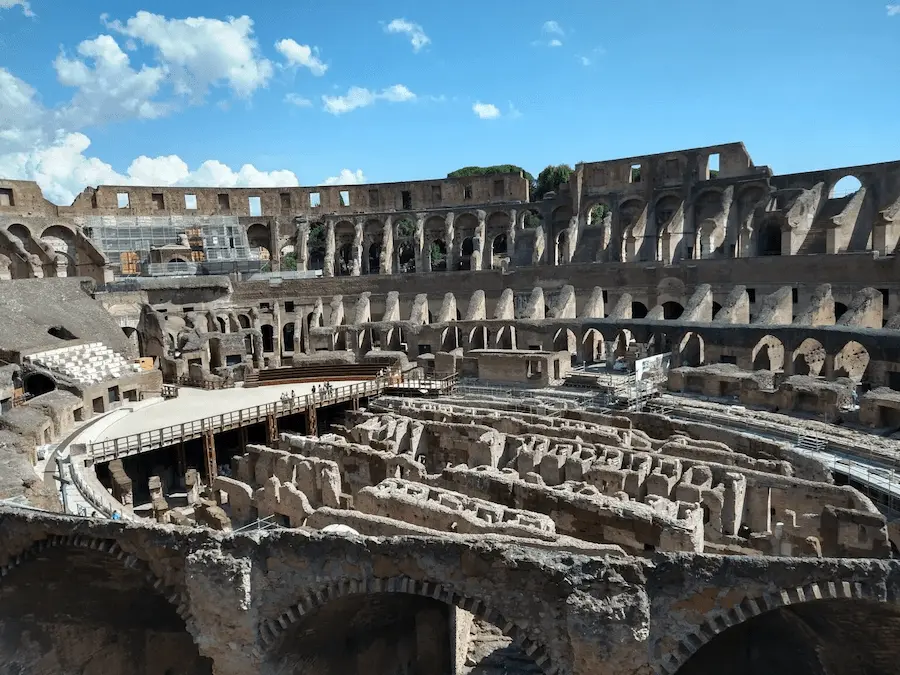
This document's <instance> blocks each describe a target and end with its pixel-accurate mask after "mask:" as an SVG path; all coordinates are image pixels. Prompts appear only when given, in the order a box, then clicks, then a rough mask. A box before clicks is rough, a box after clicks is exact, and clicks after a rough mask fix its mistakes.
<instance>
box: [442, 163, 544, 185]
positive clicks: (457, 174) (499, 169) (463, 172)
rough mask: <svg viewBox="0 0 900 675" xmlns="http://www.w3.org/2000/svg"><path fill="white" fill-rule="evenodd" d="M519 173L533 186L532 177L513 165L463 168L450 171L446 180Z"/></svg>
mask: <svg viewBox="0 0 900 675" xmlns="http://www.w3.org/2000/svg"><path fill="white" fill-rule="evenodd" d="M519 172H521V173H522V175H524V176H525V178H527V179H528V182H530V183H532V184H534V176H532V175H531V174H530V173H528V172H527V171H526V170H525V169H523V168H522V167H521V166H516V165H515V164H496V165H494V166H465V167H463V168H462V169H457V170H456V171H451V172H450V173H448V174H447V178H470V177H472V176H489V175H491V174H492V173H519Z"/></svg>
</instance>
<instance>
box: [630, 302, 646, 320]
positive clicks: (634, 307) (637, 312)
mask: <svg viewBox="0 0 900 675" xmlns="http://www.w3.org/2000/svg"><path fill="white" fill-rule="evenodd" d="M647 311H648V310H647V305H645V304H644V303H643V302H632V303H631V318H632V319H645V318H647Z"/></svg>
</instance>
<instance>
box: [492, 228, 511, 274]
mask: <svg viewBox="0 0 900 675" xmlns="http://www.w3.org/2000/svg"><path fill="white" fill-rule="evenodd" d="M508 259H509V255H508V254H507V252H506V234H505V233H500V234H498V235H497V236H496V237H494V241H493V242H492V243H491V267H493V268H496V267H500V266H501V265H502V264H503V261H504V260H508Z"/></svg>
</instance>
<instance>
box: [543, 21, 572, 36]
mask: <svg viewBox="0 0 900 675" xmlns="http://www.w3.org/2000/svg"><path fill="white" fill-rule="evenodd" d="M541 32H542V33H546V34H547V35H565V34H566V32H565V31H564V30H563V29H562V26H560V25H559V22H558V21H545V22H544V25H543V26H541Z"/></svg>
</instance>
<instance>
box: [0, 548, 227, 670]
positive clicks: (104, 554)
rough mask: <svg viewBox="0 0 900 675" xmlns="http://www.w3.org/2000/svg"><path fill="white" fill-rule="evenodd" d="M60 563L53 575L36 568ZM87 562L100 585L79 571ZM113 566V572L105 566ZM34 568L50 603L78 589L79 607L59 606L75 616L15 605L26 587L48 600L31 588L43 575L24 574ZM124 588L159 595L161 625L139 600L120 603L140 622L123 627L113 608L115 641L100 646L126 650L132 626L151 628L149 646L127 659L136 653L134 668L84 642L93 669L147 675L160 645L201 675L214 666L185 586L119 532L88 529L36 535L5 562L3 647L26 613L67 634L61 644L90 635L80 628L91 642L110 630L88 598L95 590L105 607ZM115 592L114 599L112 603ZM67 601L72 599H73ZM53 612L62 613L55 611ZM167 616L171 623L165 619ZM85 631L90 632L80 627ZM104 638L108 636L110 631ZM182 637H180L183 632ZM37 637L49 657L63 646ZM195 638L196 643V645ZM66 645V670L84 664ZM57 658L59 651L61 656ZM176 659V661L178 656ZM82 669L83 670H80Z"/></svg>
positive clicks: (0, 569)
mask: <svg viewBox="0 0 900 675" xmlns="http://www.w3.org/2000/svg"><path fill="white" fill-rule="evenodd" d="M54 558H55V560H54ZM55 563H56V564H59V563H61V564H62V565H63V566H64V569H63V573H60V574H53V573H52V571H53V568H52V567H51V568H50V569H49V570H45V569H41V570H40V571H38V570H36V569H35V566H37V565H41V564H49V565H51V566H52V565H54V564H55ZM98 563H99V566H102V569H99V570H91V569H89V568H88V565H91V566H98ZM79 566H81V574H82V575H83V574H85V573H87V574H89V576H90V579H89V581H90V582H95V581H96V584H95V587H93V588H89V584H88V583H84V582H85V580H84V579H80V578H79ZM107 569H108V570H109V572H108V573H104V572H105V571H106V570H107ZM32 571H34V574H38V575H39V577H38V580H39V584H38V585H39V588H38V589H37V592H38V593H40V592H46V593H47V594H48V595H47V597H46V598H43V601H42V602H43V603H47V604H52V603H53V601H54V598H56V599H59V598H60V597H61V594H62V596H63V597H64V594H65V593H66V592H67V591H68V590H71V591H72V592H74V593H75V598H76V599H75V600H70V601H68V602H69V605H70V606H71V607H70V609H71V608H72V607H74V610H72V611H71V612H70V613H67V612H66V609H65V607H64V608H63V609H60V610H56V609H54V611H59V612H60V613H61V614H63V615H65V618H66V619H67V620H68V621H67V622H65V623H60V624H56V623H54V622H53V621H52V620H48V619H47V617H44V616H42V615H40V614H37V615H34V616H30V617H28V616H23V615H24V614H25V612H22V611H17V610H16V609H15V607H14V605H15V604H16V602H15V599H16V595H17V594H18V595H19V596H21V595H23V594H24V595H27V596H28V597H29V598H30V600H29V605H32V606H33V607H34V608H35V610H39V609H40V608H41V606H42V602H41V599H40V598H37V599H33V597H32V596H33V594H34V591H33V590H32V589H28V588H27V587H28V585H29V582H31V583H32V584H34V583H35V580H34V579H27V578H23V575H26V574H28V573H29V572H32ZM117 577H118V579H117ZM116 580H120V581H124V582H125V583H127V587H125V588H123V589H116V588H112V587H108V585H109V584H110V583H111V582H114V581H116ZM23 583H24V585H25V588H24V589H23V588H22V587H21V586H22V584H23ZM67 585H68V587H67ZM106 592H108V593H109V596H105V595H104V593H106ZM117 592H127V593H129V594H139V595H144V594H151V595H152V598H155V599H149V600H148V602H149V603H150V605H151V606H156V607H157V608H158V609H159V610H161V611H162V612H163V614H161V615H159V616H158V617H156V621H157V623H156V624H154V623H153V620H151V619H148V620H147V621H146V622H145V618H146V614H144V613H142V612H141V611H139V609H138V608H137V607H135V606H134V605H129V604H128V603H127V602H124V601H123V602H119V603H118V604H119V609H120V610H121V609H122V608H123V607H125V610H126V613H127V614H128V616H129V618H130V619H133V621H132V624H131V626H130V628H126V627H125V626H122V625H121V624H120V623H118V621H117V619H116V618H113V610H110V615H109V620H108V624H109V626H108V627H109V628H111V630H110V633H111V634H112V638H107V643H108V644H101V646H100V648H99V649H98V652H102V653H107V652H108V650H109V649H110V647H111V646H112V648H115V647H116V645H121V648H122V649H128V648H129V647H128V640H127V637H126V633H127V631H128V630H130V631H132V632H133V633H135V634H137V635H140V634H145V635H146V637H144V638H138V639H137V641H136V642H137V643H141V642H145V643H146V647H145V648H142V649H143V651H144V653H143V654H140V653H136V654H134V655H133V657H132V656H131V655H129V656H128V658H127V659H125V660H126V661H129V662H130V661H131V659H132V658H134V664H133V669H132V666H131V665H129V666H128V667H127V669H121V668H120V667H117V666H116V665H114V663H115V660H114V659H111V658H110V657H109V656H99V657H97V656H96V655H90V654H87V655H85V654H84V652H86V648H85V647H83V646H80V645H79V646H78V647H77V648H76V649H75V650H74V651H75V652H77V651H78V649H81V652H82V653H81V655H82V656H85V657H86V658H90V659H92V662H91V663H92V665H88V666H85V668H86V669H84V672H85V673H88V672H95V670H92V668H94V669H96V668H99V669H100V670H98V671H96V672H103V673H104V675H107V674H108V675H119V673H120V672H121V673H122V675H125V673H126V672H128V673H129V674H134V675H142V674H143V673H144V670H143V669H142V667H141V663H140V662H139V661H140V659H141V658H144V659H145V661H146V666H147V669H148V672H149V670H153V667H155V666H152V664H153V663H154V662H157V665H159V662H160V661H159V658H158V654H157V651H159V650H162V651H168V652H171V654H172V655H173V656H172V658H173V660H178V661H180V662H182V663H188V660H190V662H191V663H193V667H194V668H196V672H197V673H198V675H202V674H203V673H211V672H212V664H211V662H209V661H208V660H207V659H205V658H203V657H202V656H201V655H200V654H199V651H197V644H196V639H195V635H194V630H193V617H192V615H191V612H190V609H189V605H188V601H187V597H186V595H185V594H184V593H183V592H182V591H180V590H178V589H176V588H173V587H172V586H170V585H168V584H166V583H165V581H164V580H163V579H161V578H160V577H159V576H158V575H157V574H156V573H154V572H153V571H152V569H151V568H150V566H149V564H148V563H147V562H146V561H145V560H142V559H141V558H140V557H138V556H136V555H134V554H132V553H130V552H128V551H126V550H125V549H123V548H122V547H121V546H120V544H119V542H118V541H116V540H115V539H104V538H97V537H90V536H83V535H68V536H65V535H51V536H49V537H47V538H45V539H40V540H37V541H34V542H33V543H31V544H30V545H29V546H28V547H27V548H24V549H23V550H21V551H20V552H19V553H16V554H14V555H10V556H9V558H8V559H7V561H6V563H5V564H4V565H3V566H0V650H4V651H5V650H7V649H8V648H9V642H8V633H9V630H13V631H15V632H17V633H23V632H25V631H23V630H22V629H21V627H18V628H17V627H16V626H15V624H14V622H15V621H19V620H23V619H27V620H28V621H29V622H30V623H31V624H33V625H34V626H40V627H47V633H46V635H51V634H53V635H54V636H56V637H55V639H56V640H58V641H59V642H58V643H55V644H56V645H57V646H58V645H59V644H62V643H68V644H72V645H77V644H78V643H80V642H82V638H80V637H79V635H83V636H85V638H84V641H85V643H89V642H90V640H91V639H95V638H97V634H98V633H102V632H103V625H102V624H103V622H102V621H101V623H97V620H96V617H94V616H91V615H90V613H91V609H89V608H88V607H87V605H88V604H89V603H88V602H85V601H84V600H83V598H84V597H89V598H90V600H92V601H102V602H103V606H104V607H106V606H113V605H116V602H115V598H114V595H115V594H116V593H117ZM85 593H86V594H87V596H84V595H82V596H79V594H85ZM145 597H149V596H145ZM79 598H81V599H79ZM110 599H112V600H113V601H112V602H110ZM62 604H63V605H65V603H62ZM82 608H84V609H85V613H84V614H80V610H81V609H82ZM129 608H131V609H129ZM165 608H169V609H165ZM29 612H30V610H29ZM168 612H171V614H170V615H169V617H168V618H166V617H165V614H166V613H168ZM118 616H121V615H118ZM176 617H177V618H176ZM53 618H56V617H55V616H54V617H53ZM104 620H106V617H104ZM10 621H12V622H13V624H12V625H11V627H10V628H7V630H6V631H4V630H3V626H4V624H7V623H8V622H10ZM160 623H161V624H163V625H162V626H161V625H159V624H160ZM26 625H28V624H26ZM176 626H177V628H176ZM79 630H82V631H85V632H83V633H79ZM3 632H7V636H3V635H2V633H3ZM120 632H121V634H122V637H121V640H120V639H119V634H120ZM182 634H183V635H184V636H185V637H184V641H182V642H181V643H180V644H181V647H180V648H179V647H178V645H177V644H175V643H173V642H172V638H171V637H167V636H170V635H172V636H177V635H182ZM154 636H155V637H156V638H157V643H156V644H157V646H158V648H151V647H150V645H151V644H152V639H151V638H152V637H154ZM99 639H100V640H101V643H102V640H103V638H99ZM178 639H179V640H180V638H178ZM32 640H34V644H35V645H37V644H39V645H40V648H41V649H40V651H41V652H42V655H41V658H43V659H47V658H48V654H50V652H55V651H56V646H55V647H54V648H53V649H48V648H47V646H46V644H44V642H42V641H41V639H40V638H39V637H38V638H32ZM188 644H189V645H190V647H188ZM24 651H27V650H23V649H18V650H17V651H16V652H15V654H16V657H17V658H18V657H20V656H21V658H23V659H27V658H29V657H28V655H27V654H23V652H24ZM62 651H63V652H66V651H68V652H69V654H66V653H62V654H61V655H60V656H59V657H58V658H59V659H60V665H59V667H60V668H62V670H60V671H59V672H68V671H69V670H71V669H73V668H76V666H75V665H74V664H73V663H65V660H66V659H70V658H71V652H72V651H73V650H71V649H70V650H62ZM188 651H192V652H193V653H191V654H189V653H187V652H188ZM0 658H3V659H5V658H7V656H0ZM54 658H56V657H55V656H54ZM98 659H99V660H98ZM172 665H174V663H173V664H172ZM22 667H25V670H24V671H23V672H30V671H29V670H28V666H27V665H25V666H22ZM35 667H37V668H38V670H40V672H42V673H45V672H46V673H47V675H52V673H54V672H56V671H54V669H53V668H54V665H53V664H52V663H51V664H48V663H44V662H43V661H42V662H41V663H39V664H36V665H35ZM78 667H82V665H79V666H78ZM76 669H77V668H76ZM79 672H81V671H80V670H79ZM154 672H155V671H154Z"/></svg>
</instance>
